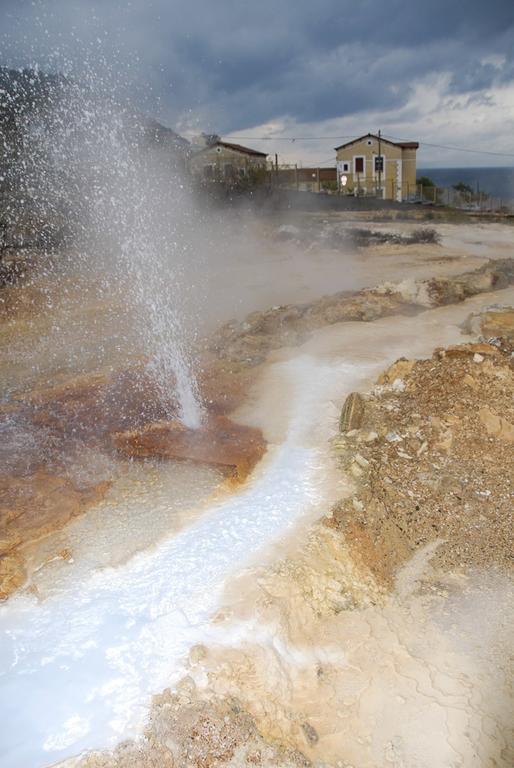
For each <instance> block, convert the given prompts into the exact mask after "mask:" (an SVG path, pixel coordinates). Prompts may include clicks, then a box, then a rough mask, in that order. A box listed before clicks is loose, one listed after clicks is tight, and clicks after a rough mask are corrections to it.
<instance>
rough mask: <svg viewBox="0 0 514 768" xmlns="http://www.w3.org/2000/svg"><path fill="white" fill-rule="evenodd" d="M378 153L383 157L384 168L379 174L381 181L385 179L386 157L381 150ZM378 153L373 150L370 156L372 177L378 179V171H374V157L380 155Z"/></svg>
mask: <svg viewBox="0 0 514 768" xmlns="http://www.w3.org/2000/svg"><path fill="white" fill-rule="evenodd" d="M380 155H382V157H383V158H384V170H383V171H382V174H381V181H385V177H386V168H387V158H386V156H385V153H384V152H381V153H380ZM380 155H379V154H378V152H373V155H372V158H373V179H378V171H375V158H376V157H380Z"/></svg>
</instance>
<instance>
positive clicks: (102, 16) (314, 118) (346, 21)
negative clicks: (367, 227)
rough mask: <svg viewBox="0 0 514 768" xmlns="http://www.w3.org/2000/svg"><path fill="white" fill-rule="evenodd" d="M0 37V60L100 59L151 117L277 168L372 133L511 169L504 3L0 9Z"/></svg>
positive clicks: (353, 1) (243, 2)
mask: <svg viewBox="0 0 514 768" xmlns="http://www.w3.org/2000/svg"><path fill="white" fill-rule="evenodd" d="M0 30H1V31H2V33H3V35H4V39H3V43H2V45H1V48H0V64H4V65H10V66H23V65H28V64H33V63H34V62H39V63H41V64H42V65H43V66H44V67H46V68H48V67H49V66H59V64H56V63H54V64H50V63H49V58H48V57H49V54H52V53H53V52H55V51H58V53H59V55H58V56H57V58H56V62H62V61H63V59H62V57H61V54H62V52H66V57H67V58H68V59H69V58H72V59H76V60H80V59H81V58H84V57H85V56H88V57H89V58H90V59H93V60H96V61H101V60H102V59H101V56H99V55H98V51H99V50H100V49H101V50H102V51H106V52H107V56H108V59H109V61H116V65H115V68H117V67H119V69H120V71H123V76H122V79H126V78H127V72H130V74H129V75H128V77H130V78H132V79H133V81H134V85H135V86H137V93H138V94H141V93H145V94H146V95H147V97H148V98H147V102H146V103H147V109H148V110H149V111H152V112H153V113H154V114H155V115H156V116H157V117H159V118H160V119H161V120H162V121H163V122H166V123H167V124H168V125H171V126H174V127H176V128H177V129H178V130H179V131H180V132H182V133H185V134H186V135H191V134H192V133H197V132H199V131H201V130H206V131H209V132H216V133H220V134H221V135H223V136H225V137H227V136H233V137H243V138H241V139H240V141H241V143H247V144H249V145H251V146H254V147H256V148H258V149H263V150H264V151H266V152H270V153H274V152H278V153H279V156H280V158H281V160H283V161H289V162H301V161H303V162H304V163H310V162H314V163H323V164H328V163H330V162H331V161H333V158H334V151H333V148H334V147H335V146H336V145H337V144H340V143H342V142H343V140H344V139H343V138H341V139H339V138H337V137H346V136H356V135H360V134H362V133H367V132H368V131H376V130H378V129H379V128H380V129H381V130H382V132H383V134H384V135H386V136H391V137H399V138H402V139H415V140H418V141H420V142H426V143H427V144H445V145H453V146H460V147H467V148H471V149H473V148H474V149H478V150H489V151H491V152H497V153H505V154H510V155H511V157H502V156H500V155H497V156H495V155H486V154H471V153H464V152H458V151H451V150H443V149H437V148H435V147H430V146H427V145H423V146H422V148H421V150H420V152H419V156H418V165H421V166H422V165H440V166H447V165H454V166H466V165H467V166H472V165H510V166H514V0H488V1H487V2H485V0H480V1H479V0H259V2H256V1H255V0H252V1H251V2H250V1H247V0H182V1H179V0H133V2H120V1H119V0H102V1H100V0H98V1H97V2H95V1H94V0H81V2H77V1H76V0H36V2H30V0H0ZM62 66H64V64H62ZM98 66H99V67H100V68H101V67H102V64H98ZM111 68H112V67H111ZM262 136H269V137H270V138H269V139H268V140H267V141H261V140H259V139H258V137H262ZM284 137H298V138H297V140H296V141H295V142H292V141H290V140H282V139H283V138H284ZM305 137H311V138H312V139H313V140H310V141H301V140H300V139H301V138H305ZM317 137H326V138H317Z"/></svg>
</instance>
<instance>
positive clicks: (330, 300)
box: [211, 259, 514, 365]
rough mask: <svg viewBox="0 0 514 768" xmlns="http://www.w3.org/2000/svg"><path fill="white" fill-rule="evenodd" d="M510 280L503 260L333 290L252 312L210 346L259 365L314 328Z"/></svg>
mask: <svg viewBox="0 0 514 768" xmlns="http://www.w3.org/2000/svg"><path fill="white" fill-rule="evenodd" d="M512 282H514V259H499V260H496V261H489V262H488V263H487V264H484V266H482V267H480V268H479V269H476V270H473V271H471V272H465V273H464V274H462V275H459V276H457V277H442V278H438V277H434V278H430V279H428V280H406V281H404V282H403V283H386V284H385V285H383V286H379V287H377V288H370V289H365V290H362V291H359V292H358V293H348V292H342V293H335V294H332V295H330V296H324V297H322V298H321V299H318V300H317V301H313V302H311V303H309V304H298V305H296V304H289V305H286V306H279V307H273V308H272V309H269V310H267V311H265V312H253V313H252V314H250V315H248V317H247V318H246V319H245V320H243V321H242V322H231V323H227V324H226V325H224V326H223V327H222V328H221V329H220V331H219V333H218V334H215V335H214V337H213V339H212V342H211V349H212V350H213V351H214V352H215V353H216V354H217V355H218V356H219V357H221V358H223V359H227V360H230V361H244V362H245V363H246V364H247V365H256V364H258V363H260V362H262V361H263V360H264V359H265V357H266V355H267V353H268V352H269V351H270V350H271V349H277V348H279V347H284V346H295V345H297V344H300V343H301V342H302V341H304V340H305V339H306V338H307V336H308V335H309V333H310V332H311V331H314V330H316V329H317V328H322V327H323V326H326V325H333V324H334V323H341V322H346V321H355V320H362V321H365V322H370V321H372V320H377V319H378V318H380V317H387V316H389V315H397V314H415V313H417V312H420V311H423V310H424V309H432V308H434V307H440V306H444V305H446V304H455V303H458V302H461V301H464V300H465V299H467V298H469V297H470V296H475V295H477V294H479V293H485V292H487V291H494V290H499V289H501V288H505V287H507V286H508V285H509V284H510V283H512Z"/></svg>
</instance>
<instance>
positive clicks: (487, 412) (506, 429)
mask: <svg viewBox="0 0 514 768" xmlns="http://www.w3.org/2000/svg"><path fill="white" fill-rule="evenodd" d="M479 415H480V421H481V422H482V424H484V426H485V428H486V430H487V434H489V435H491V436H493V437H497V438H499V439H500V440H506V441H507V442H509V443H514V424H511V423H510V422H508V421H507V420H506V419H504V418H502V417H501V416H498V414H497V413H495V412H494V411H492V410H491V409H490V408H488V407H487V406H486V407H484V408H481V409H480V412H479Z"/></svg>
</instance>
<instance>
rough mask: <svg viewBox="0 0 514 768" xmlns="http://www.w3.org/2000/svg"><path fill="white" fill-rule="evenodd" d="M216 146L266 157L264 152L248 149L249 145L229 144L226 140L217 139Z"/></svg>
mask: <svg viewBox="0 0 514 768" xmlns="http://www.w3.org/2000/svg"><path fill="white" fill-rule="evenodd" d="M216 144H217V146H221V147H226V148H227V149H233V150H234V151H235V152H242V153H243V154H245V155H259V156H260V157H267V156H268V155H267V153H266V152H259V151H258V150H257V149H250V147H243V146H242V144H231V143H230V142H228V141H217V142H216Z"/></svg>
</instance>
